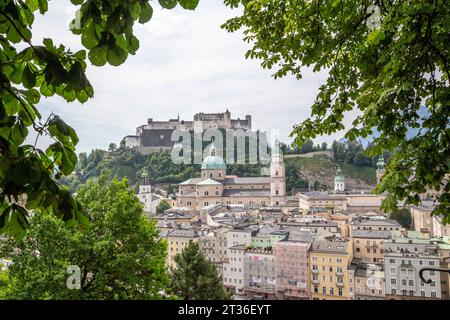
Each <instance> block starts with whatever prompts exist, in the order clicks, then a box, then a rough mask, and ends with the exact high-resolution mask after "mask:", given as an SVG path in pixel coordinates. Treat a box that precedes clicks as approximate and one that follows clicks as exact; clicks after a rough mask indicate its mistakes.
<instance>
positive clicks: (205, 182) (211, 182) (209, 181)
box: [197, 178, 222, 186]
mask: <svg viewBox="0 0 450 320" xmlns="http://www.w3.org/2000/svg"><path fill="white" fill-rule="evenodd" d="M197 185H198V186H212V185H219V186H220V185H222V184H221V183H220V182H218V181H216V180H213V179H210V178H208V179H206V180H202V181H200V182H198V183H197Z"/></svg>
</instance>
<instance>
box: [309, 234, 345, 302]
mask: <svg viewBox="0 0 450 320" xmlns="http://www.w3.org/2000/svg"><path fill="white" fill-rule="evenodd" d="M309 256H310V270H311V286H310V288H311V295H310V296H311V299H312V300H349V299H353V287H354V286H353V279H354V270H353V269H350V268H348V267H349V265H350V264H351V261H352V258H353V246H352V241H351V240H349V239H346V238H335V237H330V238H326V239H324V240H316V241H314V242H313V244H312V246H311V248H310V255H309Z"/></svg>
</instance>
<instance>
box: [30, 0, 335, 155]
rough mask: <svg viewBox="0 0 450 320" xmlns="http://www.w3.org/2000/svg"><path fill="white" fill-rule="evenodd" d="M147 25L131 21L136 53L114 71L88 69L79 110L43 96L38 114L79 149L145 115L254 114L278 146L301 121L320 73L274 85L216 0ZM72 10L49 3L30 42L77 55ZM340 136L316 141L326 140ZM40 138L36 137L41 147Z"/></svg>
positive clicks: (102, 142) (112, 136) (116, 135)
mask: <svg viewBox="0 0 450 320" xmlns="http://www.w3.org/2000/svg"><path fill="white" fill-rule="evenodd" d="M154 7H155V8H154V14H153V18H152V19H151V21H150V22H148V23H147V24H145V25H140V24H136V25H135V26H136V27H135V34H136V36H137V37H138V38H139V40H140V48H139V51H138V52H137V54H136V55H135V56H130V57H129V58H128V60H127V61H126V62H125V64H123V65H121V66H120V67H111V66H104V67H95V66H91V65H89V67H88V71H87V73H88V78H89V79H90V81H91V83H92V85H93V86H94V90H95V96H94V98H93V99H91V100H90V101H88V102H87V103H85V104H84V105H81V104H79V103H77V102H74V103H69V104H67V103H66V102H65V101H64V100H62V99H61V98H58V97H52V98H50V99H43V100H41V103H40V110H41V111H42V113H43V115H48V114H49V112H51V111H53V112H54V113H56V114H59V115H60V116H61V117H62V118H63V119H64V120H65V121H66V122H67V123H68V124H69V125H71V126H72V127H74V128H75V130H76V131H77V133H78V136H79V138H80V142H79V144H78V147H77V151H78V152H88V151H90V150H91V149H95V148H102V149H106V148H107V147H108V145H109V143H110V142H115V143H117V144H118V143H119V142H120V140H121V139H122V138H123V137H124V136H126V135H129V134H135V131H136V127H137V126H139V125H141V124H144V123H145V122H146V119H147V118H153V119H155V120H168V119H169V118H175V117H177V115H178V114H179V115H180V118H181V119H185V120H192V117H193V115H194V114H195V113H197V112H223V111H225V110H226V109H227V108H228V109H229V110H230V112H231V116H232V118H237V117H240V118H244V117H245V115H246V114H250V115H252V120H253V128H254V129H267V130H271V129H278V130H280V138H281V140H283V141H290V140H291V139H289V138H288V136H289V133H290V131H291V129H292V126H293V125H294V124H295V123H299V122H301V121H302V120H304V119H306V118H307V117H308V116H309V114H310V108H309V106H310V105H311V103H312V102H313V101H314V98H315V96H316V94H317V91H318V87H319V85H320V84H321V83H323V82H324V80H325V78H326V75H325V74H314V73H312V72H310V71H309V70H305V72H304V77H303V79H302V80H301V81H297V80H295V79H294V78H293V77H286V78H283V79H277V80H274V79H273V78H272V77H271V74H272V73H273V72H272V71H270V70H264V69H262V67H260V65H259V61H256V60H246V59H245V57H244V54H245V52H246V50H247V49H248V48H249V47H250V45H248V44H245V43H244V42H243V41H242V34H241V33H227V32H226V31H225V30H222V29H220V25H221V24H222V23H224V22H225V21H226V20H227V19H228V18H231V17H233V16H236V15H238V14H239V11H238V10H231V9H230V8H228V7H225V5H224V4H223V3H222V1H221V0H207V1H206V0H203V1H202V0H201V1H200V4H199V6H198V8H197V9H196V10H195V11H187V10H183V9H181V8H176V9H173V10H164V9H161V8H160V6H159V5H158V4H157V2H154ZM74 13H75V7H74V6H73V5H71V4H70V2H69V1H51V2H50V3H49V12H48V13H46V14H45V16H40V15H39V14H37V18H36V22H35V24H34V28H33V42H34V43H41V41H42V39H43V38H44V37H51V38H53V39H54V41H55V44H59V43H60V42H61V43H63V44H65V45H67V46H68V47H70V48H71V49H72V51H74V52H75V51H76V50H79V49H82V46H81V43H80V39H79V37H78V36H75V35H72V33H71V32H70V31H69V29H68V24H69V22H70V20H71V19H72V18H73V17H74ZM341 136H342V134H337V135H335V136H333V137H327V138H322V139H318V140H316V142H321V141H323V140H325V141H328V142H329V141H332V140H333V139H334V138H340V137H341ZM45 142H46V141H45V139H41V143H42V146H44V145H43V144H44V143H45Z"/></svg>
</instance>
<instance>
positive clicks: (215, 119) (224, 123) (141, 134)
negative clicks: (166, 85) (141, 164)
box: [123, 109, 252, 154]
mask: <svg viewBox="0 0 450 320" xmlns="http://www.w3.org/2000/svg"><path fill="white" fill-rule="evenodd" d="M212 128H217V129H241V130H244V131H245V132H247V131H251V130H252V117H251V116H250V115H246V116H245V119H240V118H237V119H231V113H230V111H228V109H227V110H226V111H225V112H222V113H203V112H201V113H196V114H195V115H194V118H193V120H192V121H185V120H180V117H179V116H178V117H177V118H176V119H169V121H154V120H153V119H152V118H149V119H147V124H144V125H141V126H139V127H137V128H136V135H129V136H126V137H124V139H123V141H124V143H125V147H127V148H134V149H137V150H138V151H139V152H140V153H142V154H150V153H153V152H158V151H168V150H171V149H172V148H173V146H174V144H175V142H174V141H172V139H171V136H172V133H173V131H174V130H189V131H193V132H204V131H205V130H207V129H212Z"/></svg>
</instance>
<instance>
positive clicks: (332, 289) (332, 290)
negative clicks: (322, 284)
mask: <svg viewBox="0 0 450 320" xmlns="http://www.w3.org/2000/svg"><path fill="white" fill-rule="evenodd" d="M330 294H331V295H334V288H333V287H331V288H330Z"/></svg>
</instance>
